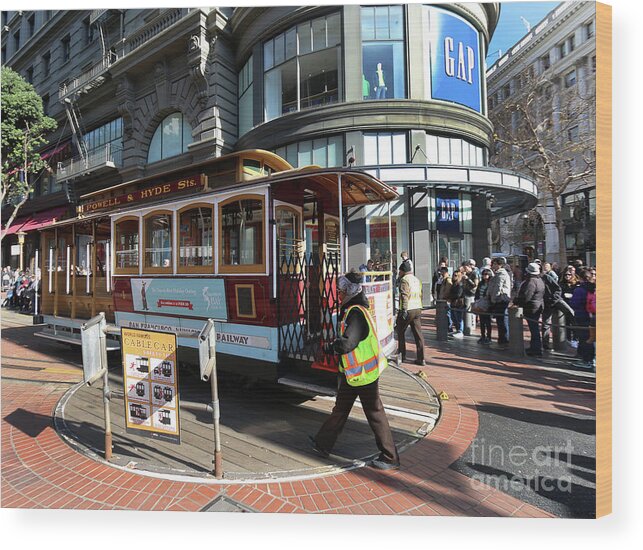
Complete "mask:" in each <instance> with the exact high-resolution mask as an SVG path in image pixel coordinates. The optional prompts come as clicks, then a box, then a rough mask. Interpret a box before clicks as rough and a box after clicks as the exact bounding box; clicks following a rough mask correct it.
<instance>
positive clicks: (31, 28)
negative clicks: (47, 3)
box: [27, 13, 36, 38]
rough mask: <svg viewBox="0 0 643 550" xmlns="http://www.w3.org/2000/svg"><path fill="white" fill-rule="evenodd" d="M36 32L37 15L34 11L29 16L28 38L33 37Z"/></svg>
mask: <svg viewBox="0 0 643 550" xmlns="http://www.w3.org/2000/svg"><path fill="white" fill-rule="evenodd" d="M34 32H36V15H35V14H33V13H32V14H31V15H30V16H29V17H28V18H27V33H28V34H27V38H31V37H32V36H33V35H34Z"/></svg>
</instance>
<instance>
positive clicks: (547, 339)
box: [542, 306, 554, 348]
mask: <svg viewBox="0 0 643 550" xmlns="http://www.w3.org/2000/svg"><path fill="white" fill-rule="evenodd" d="M553 314H554V310H553V309H552V308H549V307H547V306H545V309H543V328H542V335H543V340H542V342H543V344H544V345H545V347H546V348H550V347H551V319H552V316H553Z"/></svg>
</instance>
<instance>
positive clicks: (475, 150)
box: [426, 134, 500, 166]
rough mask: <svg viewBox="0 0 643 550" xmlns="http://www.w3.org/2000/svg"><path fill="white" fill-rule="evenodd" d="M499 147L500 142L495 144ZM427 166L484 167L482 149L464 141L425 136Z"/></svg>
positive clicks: (430, 135)
mask: <svg viewBox="0 0 643 550" xmlns="http://www.w3.org/2000/svg"><path fill="white" fill-rule="evenodd" d="M496 145H497V146H499V145H500V142H496ZM426 155H427V163H428V164H441V165H456V166H484V165H485V160H484V149H483V148H482V147H479V146H477V145H474V144H473V143H469V142H468V141H466V140H464V139H459V138H449V137H445V136H436V135H432V134H427V135H426Z"/></svg>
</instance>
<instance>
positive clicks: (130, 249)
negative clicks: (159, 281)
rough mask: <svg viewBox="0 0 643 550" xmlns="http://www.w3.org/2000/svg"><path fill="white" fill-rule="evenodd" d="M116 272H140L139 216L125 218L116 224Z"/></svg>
mask: <svg viewBox="0 0 643 550" xmlns="http://www.w3.org/2000/svg"><path fill="white" fill-rule="evenodd" d="M114 225H115V231H114V233H115V235H116V243H115V247H114V249H115V251H116V258H115V260H116V261H115V270H114V272H115V273H119V272H120V273H138V234H139V231H138V218H132V217H130V218H124V219H122V220H118V221H117V222H116V223H115V224H114Z"/></svg>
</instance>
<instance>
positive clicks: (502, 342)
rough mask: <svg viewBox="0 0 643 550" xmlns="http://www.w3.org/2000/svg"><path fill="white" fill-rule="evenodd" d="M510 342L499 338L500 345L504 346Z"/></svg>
mask: <svg viewBox="0 0 643 550" xmlns="http://www.w3.org/2000/svg"><path fill="white" fill-rule="evenodd" d="M508 343H509V340H506V339H502V340H498V345H500V346H504V345H506V344H508Z"/></svg>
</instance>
